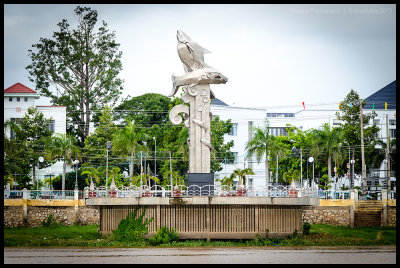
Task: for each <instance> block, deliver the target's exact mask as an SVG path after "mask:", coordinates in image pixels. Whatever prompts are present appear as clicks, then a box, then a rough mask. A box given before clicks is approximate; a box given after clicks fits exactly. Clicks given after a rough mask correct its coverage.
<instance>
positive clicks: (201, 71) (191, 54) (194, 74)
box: [169, 31, 228, 173]
mask: <svg viewBox="0 0 400 268" xmlns="http://www.w3.org/2000/svg"><path fill="white" fill-rule="evenodd" d="M177 38H178V54H179V57H180V58H181V60H182V62H183V63H184V66H185V71H186V73H185V74H184V75H182V76H175V75H172V82H173V87H172V92H171V94H170V95H169V96H170V97H172V96H173V95H175V94H176V92H177V90H178V88H179V87H182V88H183V90H184V93H185V94H184V95H183V97H182V99H183V102H184V103H185V104H189V106H187V105H184V104H179V105H177V106H175V107H174V108H172V109H171V111H170V114H169V119H170V121H171V122H172V123H173V124H175V125H177V124H180V123H182V120H183V119H185V126H186V127H188V128H189V140H188V143H189V173H210V170H211V169H210V151H211V149H212V146H211V132H210V126H211V118H210V117H211V113H210V98H211V89H210V84H225V83H226V82H227V81H228V78H227V77H225V76H224V75H223V74H221V73H220V72H219V71H218V70H216V69H214V68H212V67H211V66H209V65H206V64H205V63H204V59H203V54H204V53H206V52H207V53H209V52H208V51H207V50H205V49H204V48H202V47H200V46H199V45H198V44H197V43H196V42H194V41H193V40H191V39H190V38H189V37H188V36H187V35H186V34H185V33H183V32H182V31H178V34H177ZM212 95H213V94H212ZM213 96H214V95H213ZM213 98H214V97H213ZM180 113H183V118H182V117H181V116H180V115H179V114H180Z"/></svg>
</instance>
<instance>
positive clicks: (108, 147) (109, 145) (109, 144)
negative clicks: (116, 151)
mask: <svg viewBox="0 0 400 268" xmlns="http://www.w3.org/2000/svg"><path fill="white" fill-rule="evenodd" d="M111 148H112V146H111V141H107V143H106V149H107V150H106V151H107V158H106V162H107V164H106V197H107V188H108V150H109V149H111Z"/></svg>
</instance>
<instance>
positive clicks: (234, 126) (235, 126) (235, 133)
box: [228, 123, 237, 136]
mask: <svg viewBox="0 0 400 268" xmlns="http://www.w3.org/2000/svg"><path fill="white" fill-rule="evenodd" d="M228 135H230V136H237V123H232V129H231V132H229V134H228Z"/></svg>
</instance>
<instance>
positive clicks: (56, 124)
mask: <svg viewBox="0 0 400 268" xmlns="http://www.w3.org/2000/svg"><path fill="white" fill-rule="evenodd" d="M39 98H40V95H39V94H38V93H37V92H36V91H34V90H33V89H30V88H29V87H27V86H25V85H23V84H21V83H16V84H14V85H12V86H10V87H8V88H7V89H5V90H4V123H5V122H6V121H8V120H18V118H23V117H24V116H25V113H26V112H27V110H28V108H29V107H32V106H33V107H36V108H37V109H38V111H39V112H42V113H43V115H44V117H45V118H47V119H51V120H52V122H51V124H50V125H49V128H50V129H51V130H52V131H54V133H61V134H65V133H66V114H67V111H66V106H36V105H35V103H36V100H38V99H39ZM4 133H5V135H7V137H12V136H13V132H12V131H11V130H10V129H9V128H7V129H6V128H4ZM36 171H37V172H36V178H39V179H40V180H42V181H43V179H44V178H46V177H49V176H50V175H52V177H54V176H57V175H59V174H61V173H62V162H57V163H55V164H54V165H52V166H50V167H48V168H44V169H40V170H38V169H36ZM67 171H69V170H68V169H67ZM17 176H18V175H17Z"/></svg>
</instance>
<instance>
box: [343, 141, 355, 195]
mask: <svg viewBox="0 0 400 268" xmlns="http://www.w3.org/2000/svg"><path fill="white" fill-rule="evenodd" d="M344 142H345V143H347V146H349V163H351V160H350V144H349V143H348V141H346V140H344ZM339 145H340V146H342V143H340V144H339ZM353 163H354V162H353ZM350 169H351V167H350V166H349V177H350V178H349V179H350V188H353V181H352V176H350V174H351V171H350Z"/></svg>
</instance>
